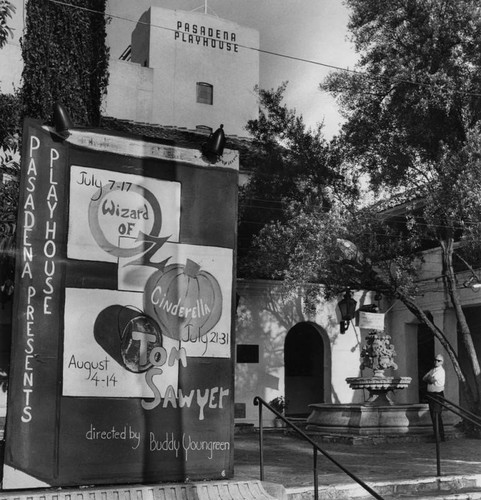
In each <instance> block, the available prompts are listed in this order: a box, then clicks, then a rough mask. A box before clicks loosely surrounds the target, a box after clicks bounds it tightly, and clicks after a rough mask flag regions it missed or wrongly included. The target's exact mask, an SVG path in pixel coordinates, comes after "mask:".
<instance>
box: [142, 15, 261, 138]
mask: <svg viewBox="0 0 481 500" xmlns="http://www.w3.org/2000/svg"><path fill="white" fill-rule="evenodd" d="M151 22H152V25H153V27H152V29H151V31H150V33H151V38H150V46H149V65H150V66H151V67H152V68H154V70H155V71H154V92H155V100H154V103H153V110H152V115H153V119H154V121H155V122H156V123H160V124H162V125H177V126H184V127H188V128H195V127H196V126H197V125H207V126H210V127H212V128H213V129H214V130H215V129H216V128H217V127H218V126H219V125H220V124H221V123H222V124H224V129H225V131H226V133H227V134H230V135H232V134H234V135H244V136H245V135H246V132H245V130H244V126H245V125H246V123H247V120H249V119H251V118H254V117H256V116H257V107H258V105H257V99H256V96H255V94H254V92H253V89H254V86H255V85H256V84H258V82H259V53H258V52H257V51H255V50H250V49H245V48H243V47H240V45H243V46H249V47H254V48H256V47H259V34H258V32H257V31H255V30H253V29H250V28H245V27H242V26H239V25H238V24H235V23H232V22H229V21H226V20H223V19H219V18H217V17H214V16H211V15H208V14H203V13H199V12H184V11H171V10H167V9H162V8H159V7H152V8H151ZM178 23H181V27H180V29H179V31H178V32H177V34H176V28H177V26H178ZM187 24H188V25H189V26H190V29H191V30H192V27H193V26H194V25H195V26H198V29H200V27H201V26H204V27H206V28H212V29H213V30H220V31H221V32H224V31H227V32H228V33H234V34H235V37H236V41H235V42H229V43H232V46H231V50H230V51H228V50H227V49H226V48H224V49H223V50H221V49H219V48H212V47H210V46H209V47H205V46H203V44H202V43H201V44H200V45H197V44H196V43H188V42H185V41H182V34H179V33H180V31H184V30H185V29H186V25H187ZM155 26H163V27H165V28H167V29H155ZM176 36H177V38H176ZM234 44H237V47H238V49H237V50H238V51H237V52H235V51H234V49H233V47H234ZM224 47H226V44H225V45H224ZM196 82H206V83H209V84H211V85H213V87H214V101H213V105H208V104H200V103H197V102H196Z"/></svg>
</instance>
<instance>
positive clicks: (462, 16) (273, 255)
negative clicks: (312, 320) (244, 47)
mask: <svg viewBox="0 0 481 500" xmlns="http://www.w3.org/2000/svg"><path fill="white" fill-rule="evenodd" d="M346 3H347V5H348V7H350V9H351V12H352V14H351V17H350V23H349V28H350V31H351V33H352V36H353V41H354V42H355V46H356V49H357V50H358V51H359V53H360V60H359V68H358V71H357V72H350V73H348V72H338V73H334V74H333V75H331V76H330V77H329V78H328V79H327V80H326V81H325V82H324V83H323V84H322V85H321V87H322V88H323V89H325V90H328V91H330V92H332V93H333V94H334V95H335V96H336V97H337V98H338V100H339V103H340V105H341V107H342V109H343V112H344V114H345V117H346V122H345V125H344V126H343V129H342V131H341V134H340V137H339V138H338V139H337V140H336V142H335V144H333V145H332V147H333V148H334V149H333V151H337V153H336V155H334V154H333V153H332V154H331V155H332V156H335V157H336V158H338V159H339V160H340V161H341V162H342V164H343V165H344V167H345V168H351V169H352V171H353V174H352V176H353V178H355V177H356V176H358V175H361V174H365V175H368V180H369V181H370V186H372V188H373V189H374V195H375V196H376V195H377V196H380V194H379V193H388V194H390V195H392V196H394V195H396V196H394V198H391V200H390V201H386V202H384V203H383V204H378V205H375V206H373V207H371V208H363V209H359V208H358V207H359V203H360V200H359V198H356V197H355V196H351V195H352V194H353V193H354V191H352V190H347V191H346V189H343V190H341V189H339V190H338V191H337V193H335V194H336V195H335V196H334V197H333V202H332V206H331V209H330V210H329V211H326V210H324V209H323V208H322V200H318V201H317V202H316V200H314V199H310V200H307V202H306V200H301V201H299V200H293V201H292V203H291V204H290V205H289V210H290V215H289V217H288V218H286V220H285V221H281V222H278V223H276V224H272V225H270V226H268V227H266V228H265V229H264V230H263V231H262V232H261V233H260V235H259V238H258V239H257V247H258V250H259V251H258V253H257V254H256V260H255V264H256V265H257V266H258V267H259V268H261V269H266V268H268V269H269V270H270V271H271V273H274V272H275V273H277V274H276V275H277V276H281V277H283V278H284V279H285V280H286V282H287V283H288V284H290V286H291V287H294V286H298V285H300V284H302V283H306V282H308V281H310V282H314V283H322V284H323V285H324V286H323V287H317V288H316V287H311V288H310V291H311V296H315V295H316V293H317V292H318V291H321V292H322V293H324V294H325V295H326V296H330V295H332V294H335V293H339V292H340V291H341V290H343V289H345V288H346V287H351V288H352V289H368V290H376V291H381V292H383V293H384V294H386V295H389V296H391V297H393V298H397V299H399V300H401V301H402V302H403V303H404V304H405V305H406V307H407V308H408V309H409V310H410V311H411V312H412V313H413V314H414V315H415V316H416V317H417V318H419V320H420V321H421V322H423V323H424V324H426V325H427V326H428V327H429V329H430V330H431V331H432V333H433V334H434V335H435V336H436V338H438V339H439V341H440V342H441V344H442V345H443V346H444V347H445V349H446V350H447V352H448V354H449V356H450V358H451V360H452V362H453V366H454V369H455V370H456V373H457V375H458V378H459V380H460V382H461V387H462V388H463V390H464V393H465V396H466V399H467V401H468V403H469V405H470V406H471V408H472V409H474V410H477V411H478V412H481V370H480V363H479V359H478V355H477V353H476V350H475V348H474V344H473V339H472V335H471V332H470V330H469V326H468V323H467V321H466V318H465V315H464V312H463V309H462V306H461V300H460V296H459V291H458V282H457V273H456V271H457V269H459V266H458V265H457V264H456V263H459V264H464V269H465V270H466V269H470V270H471V271H473V265H475V263H474V262H473V261H472V260H471V262H470V259H471V258H472V256H473V255H474V251H473V249H474V248H478V250H479V241H481V240H480V236H481V235H480V234H479V232H480V224H479V221H480V220H481V204H480V203H479V194H480V193H481V168H480V167H481V163H480V158H481V132H480V130H481V127H480V118H481V106H479V104H480V99H481V17H480V16H479V4H478V2H477V1H474V0H460V1H458V2H447V1H443V0H396V1H393V2H379V1H377V0H347V1H346ZM346 180H347V178H346ZM345 187H346V186H345ZM396 205H399V206H403V207H404V209H403V211H398V212H397V213H396V212H394V215H392V213H393V212H392V207H394V206H396ZM389 214H391V215H389ZM433 247H438V248H439V249H440V252H441V256H442V259H441V261H442V264H441V269H440V270H439V274H440V275H441V276H442V278H443V281H442V284H443V285H444V289H445V291H446V296H447V297H449V299H450V301H451V304H452V307H453V310H454V311H455V313H456V317H457V321H458V331H459V339H460V341H461V343H462V345H463V346H464V348H465V350H466V353H467V354H468V358H469V365H468V366H461V364H460V362H459V358H458V356H457V354H456V351H455V349H454V348H453V347H452V346H451V345H450V344H449V342H448V340H447V338H446V336H445V334H444V332H443V330H442V326H439V325H435V324H434V323H433V322H432V321H431V320H430V318H429V317H428V315H427V314H426V312H425V311H424V310H423V309H421V307H420V306H419V305H418V302H417V296H418V293H419V290H418V288H419V284H418V283H417V278H418V276H419V271H420V269H421V267H422V250H423V249H426V248H433ZM463 252H464V254H463ZM467 256H469V258H467ZM286 262H287V264H286ZM470 375H471V377H470ZM471 381H472V382H471Z"/></svg>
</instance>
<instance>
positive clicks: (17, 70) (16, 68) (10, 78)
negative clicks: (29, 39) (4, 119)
mask: <svg viewBox="0 0 481 500" xmlns="http://www.w3.org/2000/svg"><path fill="white" fill-rule="evenodd" d="M12 3H13V5H14V7H15V13H14V14H13V16H12V17H11V18H8V19H7V26H9V27H10V28H11V30H12V32H13V38H12V37H10V36H9V37H8V39H7V44H6V45H5V46H4V47H3V48H2V49H1V50H0V92H1V93H2V94H13V93H14V92H15V90H17V89H19V87H20V82H21V77H22V70H23V60H22V50H21V48H20V37H21V36H22V30H23V18H24V9H25V5H24V2H23V1H13V2H12Z"/></svg>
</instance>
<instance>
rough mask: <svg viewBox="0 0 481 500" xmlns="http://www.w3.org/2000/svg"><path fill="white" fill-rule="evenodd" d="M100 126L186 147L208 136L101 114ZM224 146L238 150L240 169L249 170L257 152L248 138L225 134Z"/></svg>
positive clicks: (204, 133) (197, 132) (202, 141)
mask: <svg viewBox="0 0 481 500" xmlns="http://www.w3.org/2000/svg"><path fill="white" fill-rule="evenodd" d="M100 127H101V128H102V129H103V130H107V131H108V130H110V131H112V132H124V133H128V134H133V135H137V136H140V137H142V138H144V139H145V140H156V141H160V142H162V143H164V144H170V145H175V146H179V147H187V148H200V147H201V146H202V144H203V143H205V141H206V140H207V137H208V134H207V133H206V132H202V131H199V130H191V129H187V128H185V127H173V126H165V125H158V124H152V123H140V122H134V121H131V120H121V119H119V118H113V117H111V116H103V117H102V119H101V123H100ZM227 132H228V131H227ZM226 148H227V149H233V150H236V151H239V162H240V169H241V170H251V168H252V165H253V163H254V162H255V158H256V156H257V154H256V148H255V147H254V145H253V143H252V140H251V139H250V138H247V137H238V136H231V135H226Z"/></svg>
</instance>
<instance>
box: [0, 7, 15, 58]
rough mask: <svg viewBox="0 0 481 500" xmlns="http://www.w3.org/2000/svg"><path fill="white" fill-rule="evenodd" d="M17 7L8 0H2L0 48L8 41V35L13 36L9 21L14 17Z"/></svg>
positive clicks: (0, 10)
mask: <svg viewBox="0 0 481 500" xmlns="http://www.w3.org/2000/svg"><path fill="white" fill-rule="evenodd" d="M14 12H15V7H14V5H12V3H11V2H9V1H8V0H0V49H1V48H2V47H3V46H4V45H5V44H6V43H7V40H8V37H9V36H13V33H12V30H11V28H9V26H8V24H7V22H8V18H9V17H10V18H11V17H12V15H13V13H14Z"/></svg>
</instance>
